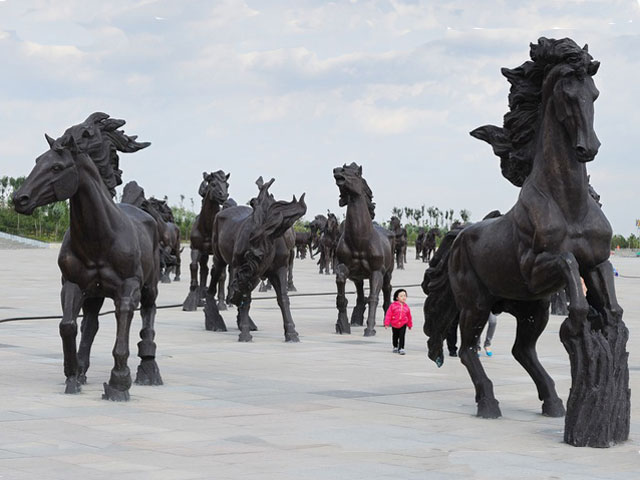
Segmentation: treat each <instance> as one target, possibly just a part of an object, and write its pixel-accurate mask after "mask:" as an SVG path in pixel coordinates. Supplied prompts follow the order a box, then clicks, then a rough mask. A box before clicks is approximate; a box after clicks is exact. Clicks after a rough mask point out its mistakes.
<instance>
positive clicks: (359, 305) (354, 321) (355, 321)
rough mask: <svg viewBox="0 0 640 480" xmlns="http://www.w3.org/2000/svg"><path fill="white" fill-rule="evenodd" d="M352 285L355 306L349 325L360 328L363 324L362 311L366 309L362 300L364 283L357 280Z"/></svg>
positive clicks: (363, 299)
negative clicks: (354, 290)
mask: <svg viewBox="0 0 640 480" xmlns="http://www.w3.org/2000/svg"><path fill="white" fill-rule="evenodd" d="M353 283H354V284H355V285H356V305H355V307H353V311H352V312H351V325H353V326H359V327H361V326H362V324H363V323H364V311H365V309H366V308H367V302H366V300H365V298H364V281H363V280H362V279H357V280H354V281H353Z"/></svg>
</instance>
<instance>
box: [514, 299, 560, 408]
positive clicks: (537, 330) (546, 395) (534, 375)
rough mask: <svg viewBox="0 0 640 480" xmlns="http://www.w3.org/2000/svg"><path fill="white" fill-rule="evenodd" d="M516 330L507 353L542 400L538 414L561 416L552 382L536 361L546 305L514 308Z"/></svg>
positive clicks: (528, 304)
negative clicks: (528, 376)
mask: <svg viewBox="0 0 640 480" xmlns="http://www.w3.org/2000/svg"><path fill="white" fill-rule="evenodd" d="M515 313H516V319H517V321H518V327H517V330H516V339H515V342H514V344H513V348H512V350H511V353H513V356H514V358H515V359H516V360H517V361H518V363H520V365H522V366H523V367H524V369H525V370H526V371H527V373H529V375H530V376H531V379H532V380H533V382H534V383H535V384H536V388H537V389H538V398H539V399H540V400H542V414H543V415H546V416H549V417H563V416H564V414H565V409H564V406H563V404H562V400H561V399H560V397H558V394H557V392H556V388H555V383H554V382H553V379H552V378H551V377H550V376H549V374H548V373H547V371H546V370H545V369H544V367H543V366H542V365H541V364H540V361H539V360H538V354H537V352H536V342H537V341H538V338H539V337H540V335H541V334H542V332H543V330H544V329H545V327H546V325H547V322H548V321H549V302H548V301H538V302H527V303H519V304H517V306H516V307H515Z"/></svg>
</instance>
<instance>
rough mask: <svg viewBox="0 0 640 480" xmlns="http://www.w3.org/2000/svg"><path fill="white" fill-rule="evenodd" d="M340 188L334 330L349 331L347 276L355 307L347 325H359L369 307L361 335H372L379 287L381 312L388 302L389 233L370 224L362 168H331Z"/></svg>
mask: <svg viewBox="0 0 640 480" xmlns="http://www.w3.org/2000/svg"><path fill="white" fill-rule="evenodd" d="M333 177H334V178H335V180H336V185H337V186H338V188H339V189H340V206H341V207H344V206H345V205H346V207H347V218H346V220H345V221H344V231H343V233H342V235H341V236H340V240H338V246H337V248H336V285H337V288H338V296H337V298H336V306H337V307H338V321H337V322H336V332H337V333H351V327H350V325H349V320H348V318H347V297H346V296H345V284H346V281H347V279H350V280H352V281H353V283H355V285H356V291H357V298H356V306H355V307H354V309H353V312H352V314H351V325H362V323H363V317H364V310H365V307H366V306H367V304H368V306H369V312H368V315H367V327H366V328H365V330H364V336H365V337H369V336H373V335H375V334H376V331H375V328H374V327H375V325H376V308H377V307H378V297H379V296H380V290H382V293H383V296H384V303H383V307H384V310H385V312H386V311H387V308H388V307H389V305H390V304H391V274H392V273H393V248H394V241H393V233H391V232H390V231H388V230H386V229H384V228H382V227H380V226H379V225H375V224H374V223H373V217H374V210H375V204H374V203H373V201H372V200H373V193H372V192H371V189H370V188H369V185H367V182H366V181H365V179H364V178H363V177H362V167H360V166H358V165H356V164H355V163H352V164H351V165H344V166H342V167H336V168H334V169H333ZM367 278H368V279H369V298H368V300H365V297H364V286H363V282H364V280H365V279H367Z"/></svg>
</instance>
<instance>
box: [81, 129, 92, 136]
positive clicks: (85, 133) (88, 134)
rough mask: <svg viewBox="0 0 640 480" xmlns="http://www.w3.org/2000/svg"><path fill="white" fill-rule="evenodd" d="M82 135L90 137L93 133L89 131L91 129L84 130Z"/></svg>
mask: <svg viewBox="0 0 640 480" xmlns="http://www.w3.org/2000/svg"><path fill="white" fill-rule="evenodd" d="M82 136H83V137H84V138H89V137H90V136H91V134H90V133H89V130H85V131H84V132H82Z"/></svg>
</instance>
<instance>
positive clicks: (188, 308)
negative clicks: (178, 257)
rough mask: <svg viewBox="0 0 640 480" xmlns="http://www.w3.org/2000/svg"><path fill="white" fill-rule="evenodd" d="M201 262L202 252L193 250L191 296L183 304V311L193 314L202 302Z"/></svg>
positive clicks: (190, 268) (190, 265) (190, 267)
mask: <svg viewBox="0 0 640 480" xmlns="http://www.w3.org/2000/svg"><path fill="white" fill-rule="evenodd" d="M199 260H200V250H197V249H195V248H191V263H190V264H189V271H190V272H191V283H190V284H189V294H188V295H187V298H186V299H185V301H184V302H183V303H182V310H184V311H185V312H193V311H195V310H197V309H198V304H199V302H200V289H199V284H198V264H199Z"/></svg>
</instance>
